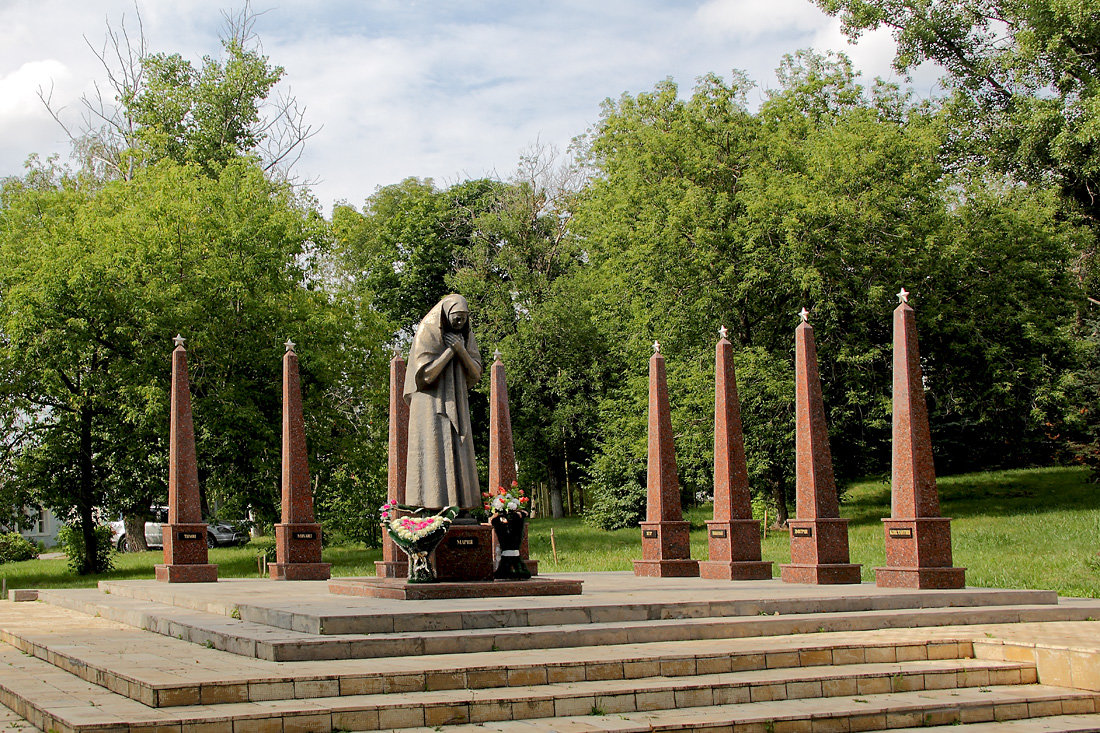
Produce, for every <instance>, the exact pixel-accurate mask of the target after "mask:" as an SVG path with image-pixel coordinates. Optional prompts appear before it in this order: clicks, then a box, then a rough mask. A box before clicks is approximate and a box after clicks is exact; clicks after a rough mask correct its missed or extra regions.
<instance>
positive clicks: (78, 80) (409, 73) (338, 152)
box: [0, 0, 936, 213]
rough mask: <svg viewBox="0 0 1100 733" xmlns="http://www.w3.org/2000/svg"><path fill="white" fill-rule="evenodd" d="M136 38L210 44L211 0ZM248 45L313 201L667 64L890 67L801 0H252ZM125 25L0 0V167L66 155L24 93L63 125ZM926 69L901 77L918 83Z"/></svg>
mask: <svg viewBox="0 0 1100 733" xmlns="http://www.w3.org/2000/svg"><path fill="white" fill-rule="evenodd" d="M137 7H138V8H139V9H140V12H141V15H142V19H143V23H144V30H145V35H146V37H147V38H148V41H149V47H150V48H151V50H153V51H165V52H169V53H175V52H178V53H181V54H183V55H184V56H186V57H188V58H192V59H194V60H198V59H199V58H201V56H202V55H203V54H210V53H214V54H216V53H217V51H218V31H219V29H220V27H221V23H222V18H221V10H222V9H223V8H229V9H231V10H232V9H235V8H239V7H240V4H230V3H228V2H227V0H181V1H180V2H175V3H168V2H159V1H158V2H154V1H153V0H139V1H138V3H137ZM252 7H253V9H254V10H257V11H263V14H262V15H261V16H260V18H259V19H258V21H257V24H256V30H257V32H258V34H259V36H260V38H261V40H262V42H263V49H264V52H265V53H266V54H267V55H268V56H269V57H270V59H271V61H272V62H273V63H275V64H279V65H282V66H284V67H285V68H286V71H287V75H286V77H285V80H284V82H283V84H282V87H283V88H284V91H286V92H289V93H290V94H293V95H294V96H296V97H297V98H298V100H299V101H300V102H302V103H304V104H305V105H306V107H307V110H308V112H307V115H308V119H309V121H310V122H312V123H313V124H314V126H315V127H320V128H321V129H320V131H319V132H318V133H317V134H316V136H315V137H314V138H313V139H312V140H311V141H310V142H309V145H308V147H307V150H306V153H305V155H304V156H303V158H302V159H301V161H300V162H299V163H298V165H297V167H296V169H295V170H296V173H297V174H298V175H299V176H301V177H302V178H305V179H310V180H313V181H315V183H313V185H312V190H313V191H314V193H315V195H316V196H317V197H318V199H319V200H320V202H321V205H322V208H323V209H324V211H325V212H326V213H328V212H329V211H330V209H331V206H332V204H333V203H334V202H336V201H340V200H343V201H347V202H350V203H352V204H355V205H361V204H362V203H363V201H364V200H365V199H366V197H368V196H369V195H370V194H371V193H372V192H373V191H374V190H375V189H376V188H377V187H378V186H383V185H386V184H390V183H395V182H397V181H400V180H401V179H403V178H405V177H408V176H418V177H431V178H434V179H435V180H436V181H437V182H439V183H441V184H446V183H450V182H454V181H457V180H461V179H463V178H466V177H472V176H482V175H499V176H502V177H506V176H508V175H509V174H510V173H511V172H512V170H513V169H514V168H515V166H516V163H517V161H518V159H519V155H520V154H521V152H523V151H524V150H525V149H528V148H529V147H530V146H531V145H532V144H533V143H535V141H539V142H540V143H542V144H544V145H554V146H557V147H559V148H565V147H566V146H567V145H568V144H569V141H570V140H571V139H572V138H573V137H574V136H576V135H578V134H580V133H582V132H584V130H585V129H586V128H587V127H588V126H590V125H591V124H592V123H594V122H595V121H596V120H597V119H598V117H599V111H600V102H601V101H603V100H604V99H606V98H608V97H612V98H615V97H618V96H619V95H620V94H622V93H624V92H628V93H637V92H639V91H645V90H648V89H650V88H652V87H653V85H654V84H655V83H657V82H658V81H660V80H662V79H664V78H666V77H672V78H673V79H674V80H675V81H677V82H678V83H679V84H680V87H681V90H684V91H687V90H690V88H691V86H692V85H693V83H694V81H695V79H696V78H697V77H698V76H700V75H702V74H705V73H708V72H715V73H718V74H720V75H723V76H728V75H729V73H730V71H731V70H732V69H741V70H744V71H745V72H747V73H748V75H749V77H750V78H752V79H753V80H754V81H756V82H757V84H758V85H759V88H758V90H757V91H756V92H755V93H754V94H753V95H750V102H751V103H754V104H755V103H757V102H758V101H759V100H760V99H761V98H762V97H763V95H764V93H765V91H766V89H767V88H769V87H771V86H773V85H774V84H775V76H774V69H775V67H776V66H778V64H779V62H780V60H781V59H782V57H783V55H784V54H785V53H791V52H793V51H795V50H797V49H800V48H808V47H812V48H816V49H818V50H829V49H832V50H843V51H845V52H846V53H848V54H849V55H850V56H851V57H852V59H853V61H854V62H855V64H856V67H857V69H859V70H860V71H861V72H862V73H864V74H865V75H866V76H867V77H869V78H870V77H874V76H884V77H887V78H891V79H894V80H896V81H903V80H898V79H897V78H896V76H895V75H894V74H893V72H892V71H891V69H890V60H891V58H892V56H893V43H892V41H891V39H890V37H889V35H888V34H886V33H884V32H880V33H876V34H873V35H871V36H869V37H866V38H864V39H863V40H861V42H860V43H859V44H858V45H856V46H852V45H850V44H848V43H847V39H845V37H844V36H843V34H842V33H841V32H840V26H839V22H838V21H837V20H836V19H833V18H829V17H827V16H825V15H824V14H822V13H821V12H820V11H819V10H817V8H816V7H815V6H814V5H813V4H812V3H810V2H808V0H768V2H762V1H761V0H684V1H678V0H667V1H665V2H658V1H657V0H587V1H586V2H579V1H576V0H565V1H561V2H554V1H553V0H549V1H544V2H539V3H536V2H529V1H527V0H509V1H505V0H497V1H494V2H461V3H460V2H453V1H452V2H441V1H440V2H437V1H428V0H403V1H399V0H332V1H326V0H269V1H268V2H264V0H254V2H253V4H252ZM124 18H125V21H126V23H127V27H129V28H131V29H133V28H134V27H135V26H136V22H135V11H134V2H133V0H85V1H81V0H0V176H5V175H12V174H19V173H21V172H22V170H23V161H24V160H25V159H26V157H27V156H28V155H29V154H30V153H39V154H40V155H43V156H45V155H49V154H54V153H60V154H62V155H65V154H67V151H68V144H67V142H66V138H65V135H64V133H63V132H62V131H61V129H60V128H59V127H58V126H57V124H56V123H55V122H53V121H52V120H51V119H50V117H49V115H48V114H47V113H46V111H45V109H43V107H42V105H41V103H40V102H39V100H38V98H37V96H36V93H35V92H36V90H37V89H38V88H39V87H44V88H52V89H53V99H54V101H55V103H56V104H57V105H58V106H61V107H63V111H62V117H63V119H65V121H66V122H67V123H68V124H70V125H72V126H74V127H79V126H80V108H79V98H80V96H81V94H87V93H88V92H90V91H91V90H92V89H93V84H94V83H95V82H96V81H99V83H100V84H102V83H103V79H104V73H103V71H102V69H101V67H99V65H98V61H97V59H96V58H95V55H94V54H93V53H92V51H91V49H89V47H88V45H87V44H86V42H85V38H87V39H88V41H89V42H91V43H92V44H94V45H95V46H96V47H97V48H98V47H99V46H101V45H102V41H103V38H104V31H105V28H106V23H107V22H108V21H110V22H111V24H112V25H114V26H115V27H118V26H119V24H120V22H122V20H123V19H124ZM935 77H936V75H935V73H934V70H923V71H921V72H919V73H918V74H917V75H916V77H915V78H914V80H913V82H912V84H913V87H914V90H915V91H916V92H917V93H918V94H922V95H927V94H928V93H930V91H931V90H932V89H933V88H934V85H935Z"/></svg>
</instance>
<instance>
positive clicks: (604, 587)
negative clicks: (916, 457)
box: [40, 573, 1100, 661]
mask: <svg viewBox="0 0 1100 733" xmlns="http://www.w3.org/2000/svg"><path fill="white" fill-rule="evenodd" d="M577 575H579V576H580V579H582V580H583V581H584V583H585V588H586V590H585V593H584V595H582V596H555V597H552V598H530V597H519V598H509V599H500V598H487V599H484V598H483V599H450V600H445V601H444V600H423V601H399V600H390V599H379V598H350V597H342V596H337V595H333V594H330V593H329V592H328V589H327V585H326V584H325V583H323V582H319V583H317V582H300V583H296V584H295V586H294V593H293V595H291V594H288V593H287V592H286V590H285V589H284V587H279V586H278V584H274V583H271V582H270V581H267V580H236V581H223V582H219V583H216V584H215V583H210V584H194V585H191V586H188V587H186V588H183V587H180V586H178V585H176V586H172V585H167V584H163V583H156V582H155V581H111V582H104V583H101V586H100V590H92V589H84V590H80V589H73V590H65V591H53V590H43V591H41V592H40V598H41V599H42V600H44V601H46V602H47V603H50V604H54V605H60V606H64V607H66V608H71V609H74V610H78V611H82V612H84V613H88V614H93V615H100V616H102V617H104V618H110V619H113V620H115V621H120V622H122V623H126V624H129V625H131V626H135V627H138V628H141V629H146V630H149V631H154V632H156V633H160V634H163V635H166V636H172V637H176V638H180V639H184V640H187V641H190V642H193V643H197V644H204V645H210V646H213V647H214V648H217V649H221V650H224V651H230V652H233V653H235V654H240V655H243V656H251V657H258V658H261V659H269V660H272V661H295V660H299V661H301V660H317V659H346V658H377V657H393V656H414V655H433V654H454V653H465V652H479V651H500V650H520V649H542V648H560V647H579V646H600V645H607V644H630V643H637V642H649V641H675V640H692V639H719V638H744V637H751V636H761V635H777V634H793V633H806V632H810V631H845V630H860V629H878V628H891V627H894V628H896V627H908V626H940V625H955V624H963V623H966V624H974V623H1009V622H1020V621H1042V620H1049V621H1055V620H1070V619H1084V618H1087V617H1088V616H1089V615H1090V614H1092V615H1100V613H1098V612H1097V610H1096V609H1095V608H1093V607H1091V606H1087V607H1081V608H1078V607H1077V606H1075V605H1073V603H1072V602H1065V603H1059V601H1058V598H1057V596H1056V595H1055V594H1054V593H1052V592H1050V591H1033V590H999V589H980V588H977V589H974V588H971V589H959V590H950V591H928V590H900V589H886V588H877V587H876V586H874V585H873V584H864V585H862V586H854V587H853V586H847V591H848V592H847V593H845V592H844V590H843V589H841V588H840V587H837V586H825V587H821V586H792V585H791V584H788V583H782V582H780V581H778V580H769V581H743V582H738V583H731V582H730V581H718V580H705V579H701V578H663V579H639V578H636V577H634V576H633V575H632V574H630V573H590V574H577ZM570 577H572V576H570ZM272 586H277V587H275V588H273V587H272ZM914 611H919V613H914ZM458 631H462V632H464V633H461V634H458V633H455V632H458Z"/></svg>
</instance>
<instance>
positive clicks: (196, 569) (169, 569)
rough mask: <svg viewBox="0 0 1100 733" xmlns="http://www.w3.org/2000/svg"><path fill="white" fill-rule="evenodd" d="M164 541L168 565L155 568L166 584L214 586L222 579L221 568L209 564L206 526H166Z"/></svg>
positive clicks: (158, 577)
mask: <svg viewBox="0 0 1100 733" xmlns="http://www.w3.org/2000/svg"><path fill="white" fill-rule="evenodd" d="M161 532H162V537H163V541H164V564H163V565H157V566H156V567H155V568H154V572H155V574H156V579H157V580H159V581H161V582H162V583H213V582H214V581H216V580H217V579H218V566H217V565H211V564H210V563H208V562H207V560H208V559H209V554H208V552H207V547H206V533H207V529H206V523H205V522H188V523H180V524H165V525H164V527H163V528H162V530H161Z"/></svg>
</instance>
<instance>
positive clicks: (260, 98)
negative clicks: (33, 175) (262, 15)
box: [39, 2, 315, 180]
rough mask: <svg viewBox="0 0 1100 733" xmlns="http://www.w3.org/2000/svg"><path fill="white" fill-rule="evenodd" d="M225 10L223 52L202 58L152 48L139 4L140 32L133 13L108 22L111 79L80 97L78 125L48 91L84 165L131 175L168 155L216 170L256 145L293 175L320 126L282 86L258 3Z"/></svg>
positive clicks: (105, 60)
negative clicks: (261, 29)
mask: <svg viewBox="0 0 1100 733" xmlns="http://www.w3.org/2000/svg"><path fill="white" fill-rule="evenodd" d="M223 18H224V21H225V23H224V26H223V29H222V34H221V45H222V55H221V58H217V57H214V56H204V57H203V59H202V62H201V64H200V65H199V66H198V67H196V65H195V64H194V63H193V62H192V61H191V60H189V59H187V58H185V57H184V56H183V55H181V54H178V53H175V54H166V53H153V52H150V51H149V48H148V45H147V41H146V38H145V33H144V27H143V25H142V18H141V14H140V12H139V13H137V14H136V20H137V28H136V29H135V30H134V31H133V32H131V29H129V28H127V26H126V18H125V17H123V18H122V19H121V21H120V23H119V25H118V27H117V28H116V27H114V26H112V25H111V24H110V23H108V24H107V29H106V37H105V39H104V43H103V47H102V49H101V50H99V51H95V53H96V57H97V59H98V60H99V63H100V65H101V66H102V67H103V72H104V75H105V77H106V82H105V85H104V87H103V88H101V87H100V86H99V85H98V84H97V85H96V86H95V91H94V93H92V94H88V95H85V96H83V97H82V98H81V104H82V106H83V108H84V122H83V126H82V128H80V129H76V130H74V129H70V127H69V126H68V125H66V124H65V123H64V122H63V120H62V116H61V110H60V109H57V108H55V107H54V105H53V103H52V100H51V97H50V94H49V93H48V92H46V91H40V93H39V96H40V98H41V99H42V102H43V104H44V105H45V106H46V108H47V109H48V110H49V112H50V113H51V114H52V115H53V117H54V119H55V120H56V121H57V122H58V124H59V125H60V126H61V127H62V128H63V129H64V130H65V132H66V134H67V135H68V136H69V139H70V141H71V142H72V145H73V157H74V159H75V160H76V161H77V162H78V164H79V165H80V167H81V170H82V172H83V173H85V174H86V175H90V176H92V177H94V178H97V179H100V180H109V179H114V178H126V179H128V178H131V177H132V176H133V175H134V173H135V172H136V171H137V170H139V169H140V168H141V167H143V166H145V165H148V164H150V163H155V162H157V161H159V160H163V159H165V158H168V159H171V160H174V161H176V162H177V163H185V162H193V163H197V164H198V165H200V166H201V167H202V168H203V169H204V170H206V172H207V173H211V172H212V171H214V170H215V169H217V168H218V167H220V166H222V165H225V164H226V163H227V162H229V161H230V160H232V159H234V158H236V157H238V156H241V155H251V156H254V157H255V158H256V159H257V160H259V161H260V164H261V165H262V167H263V169H264V170H265V171H266V172H267V174H268V175H269V176H272V177H274V178H279V179H284V180H287V179H290V178H291V171H292V168H293V167H294V165H295V163H297V161H298V159H299V158H300V157H301V154H302V151H303V149H304V146H305V143H306V141H307V140H308V139H309V138H310V137H312V136H313V135H314V134H315V130H314V129H313V127H312V126H311V125H310V124H309V123H308V122H307V121H306V115H305V109H304V108H303V107H302V106H301V105H299V103H298V101H297V99H296V98H295V97H294V96H293V95H291V94H289V92H286V93H284V92H279V91H278V90H277V87H278V84H279V82H280V81H281V80H282V78H283V76H284V75H285V70H284V69H283V67H281V66H275V65H273V64H271V62H270V61H269V59H268V57H267V56H264V55H263V53H262V52H261V50H260V48H261V46H260V41H259V37H258V36H257V34H256V32H255V25H256V20H257V18H258V14H256V13H255V12H253V11H252V9H251V6H250V4H249V3H248V2H245V3H244V5H243V7H242V8H241V10H240V11H238V12H236V13H223ZM104 90H106V91H104Z"/></svg>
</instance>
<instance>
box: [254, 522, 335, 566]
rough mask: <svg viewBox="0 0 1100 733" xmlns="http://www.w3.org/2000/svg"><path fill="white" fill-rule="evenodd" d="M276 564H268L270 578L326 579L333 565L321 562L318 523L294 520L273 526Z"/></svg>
mask: <svg viewBox="0 0 1100 733" xmlns="http://www.w3.org/2000/svg"><path fill="white" fill-rule="evenodd" d="M275 557H276V558H277V559H276V561H275V563H274V564H272V565H269V566H268V573H269V575H270V576H271V579H272V580H328V579H329V577H330V576H331V575H332V573H331V569H332V566H331V565H330V564H329V563H324V562H321V525H320V524H317V523H316V522H295V523H288V524H282V523H279V524H276V525H275Z"/></svg>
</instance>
